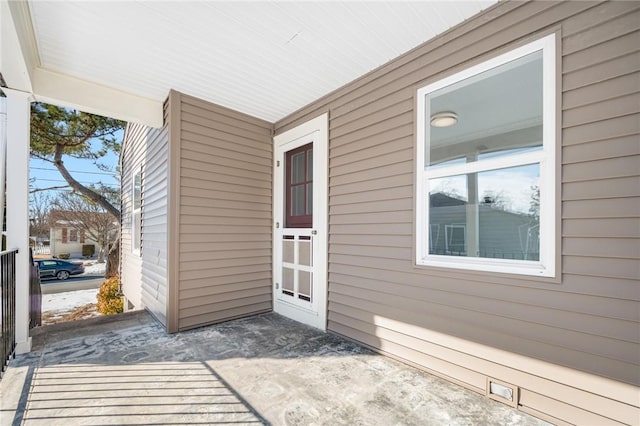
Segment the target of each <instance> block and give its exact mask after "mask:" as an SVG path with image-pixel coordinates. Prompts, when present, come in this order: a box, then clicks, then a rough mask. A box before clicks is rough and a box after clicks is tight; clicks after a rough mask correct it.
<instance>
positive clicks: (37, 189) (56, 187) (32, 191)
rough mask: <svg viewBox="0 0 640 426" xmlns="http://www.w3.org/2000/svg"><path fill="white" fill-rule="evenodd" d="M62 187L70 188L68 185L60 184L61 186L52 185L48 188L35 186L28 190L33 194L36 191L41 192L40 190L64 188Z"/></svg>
mask: <svg viewBox="0 0 640 426" xmlns="http://www.w3.org/2000/svg"><path fill="white" fill-rule="evenodd" d="M64 188H70V187H69V185H62V186H52V187H50V188H36V189H32V190H31V191H29V193H30V194H35V193H36V192H42V191H51V190H53V189H64Z"/></svg>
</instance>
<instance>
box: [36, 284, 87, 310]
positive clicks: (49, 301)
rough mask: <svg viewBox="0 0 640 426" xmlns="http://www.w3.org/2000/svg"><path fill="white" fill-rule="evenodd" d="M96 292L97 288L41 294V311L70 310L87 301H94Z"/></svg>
mask: <svg viewBox="0 0 640 426" xmlns="http://www.w3.org/2000/svg"><path fill="white" fill-rule="evenodd" d="M97 294H98V289H97V288H94V289H90V290H76V291H67V292H64V293H56V294H43V295H42V312H48V311H59V312H67V311H72V310H73V309H75V308H77V307H78V306H82V305H86V304H87V303H96V295H97Z"/></svg>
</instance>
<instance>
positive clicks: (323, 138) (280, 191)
mask: <svg viewBox="0 0 640 426" xmlns="http://www.w3.org/2000/svg"><path fill="white" fill-rule="evenodd" d="M328 123H329V115H328V114H327V113H325V114H323V115H321V116H319V117H316V118H314V119H312V120H309V121H307V122H306V123H303V124H301V125H299V126H297V127H295V128H293V129H291V130H288V131H286V132H284V133H282V134H280V135H277V136H275V137H274V138H273V142H274V159H273V287H272V289H273V310H274V311H275V312H277V313H279V314H282V315H284V316H286V317H289V318H291V319H294V320H296V321H299V322H302V323H304V324H307V325H310V326H312V327H315V328H319V329H320V330H323V331H324V330H326V328H327V247H328V244H327V238H328V223H327V218H328V174H329V167H328V155H329V150H328V147H329V131H328ZM311 141H313V228H312V229H313V231H315V234H314V254H313V265H314V273H313V294H314V297H313V298H312V300H313V303H312V304H311V306H310V309H305V308H303V307H301V306H297V305H295V304H292V303H286V302H285V301H283V300H281V298H280V297H278V294H279V293H278V291H279V289H278V288H276V286H277V285H278V286H279V285H280V283H279V282H278V281H279V280H280V276H281V269H282V253H281V252H282V250H281V247H282V241H281V239H280V238H278V236H279V232H280V231H279V230H280V229H281V227H283V226H284V223H285V220H284V219H285V218H284V207H283V206H284V172H283V169H284V154H285V153H286V152H287V151H290V150H292V149H295V148H297V147H299V146H302V145H306V144H307V143H309V142H311Z"/></svg>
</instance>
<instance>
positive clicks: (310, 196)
mask: <svg viewBox="0 0 640 426" xmlns="http://www.w3.org/2000/svg"><path fill="white" fill-rule="evenodd" d="M312 213H313V183H308V184H307V214H312Z"/></svg>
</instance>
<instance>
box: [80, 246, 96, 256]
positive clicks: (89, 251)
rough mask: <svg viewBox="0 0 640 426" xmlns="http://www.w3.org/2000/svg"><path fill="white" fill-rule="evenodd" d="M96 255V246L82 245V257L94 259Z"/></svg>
mask: <svg viewBox="0 0 640 426" xmlns="http://www.w3.org/2000/svg"><path fill="white" fill-rule="evenodd" d="M94 254H96V246H94V245H93V244H83V245H82V257H93V255H94Z"/></svg>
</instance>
